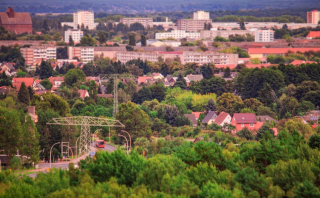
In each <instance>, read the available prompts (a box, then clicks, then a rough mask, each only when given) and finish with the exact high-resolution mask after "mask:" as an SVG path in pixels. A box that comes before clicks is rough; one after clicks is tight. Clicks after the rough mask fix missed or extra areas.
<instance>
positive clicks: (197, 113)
mask: <svg viewBox="0 0 320 198" xmlns="http://www.w3.org/2000/svg"><path fill="white" fill-rule="evenodd" d="M201 113H203V112H200V111H199V112H197V111H196V112H191V114H193V115H194V116H196V119H197V120H198V119H199V117H200V114H201Z"/></svg>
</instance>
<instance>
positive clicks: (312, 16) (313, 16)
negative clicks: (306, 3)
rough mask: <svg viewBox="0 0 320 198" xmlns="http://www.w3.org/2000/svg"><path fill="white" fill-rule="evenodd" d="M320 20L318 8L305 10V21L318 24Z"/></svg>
mask: <svg viewBox="0 0 320 198" xmlns="http://www.w3.org/2000/svg"><path fill="white" fill-rule="evenodd" d="M319 22H320V12H319V11H318V10H311V11H310V12H307V23H312V24H318V23H319Z"/></svg>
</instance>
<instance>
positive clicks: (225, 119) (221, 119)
mask: <svg viewBox="0 0 320 198" xmlns="http://www.w3.org/2000/svg"><path fill="white" fill-rule="evenodd" d="M214 123H215V124H217V125H220V126H223V125H224V124H230V123H231V116H230V114H229V113H226V112H224V111H222V112H221V113H220V114H219V115H218V116H217V118H216V120H215V121H214Z"/></svg>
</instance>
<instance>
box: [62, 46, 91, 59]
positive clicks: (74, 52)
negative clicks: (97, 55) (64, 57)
mask: <svg viewBox="0 0 320 198" xmlns="http://www.w3.org/2000/svg"><path fill="white" fill-rule="evenodd" d="M74 57H78V58H79V59H80V60H82V62H83V63H88V62H90V61H92V62H93V59H94V48H93V47H68V59H73V58H74Z"/></svg>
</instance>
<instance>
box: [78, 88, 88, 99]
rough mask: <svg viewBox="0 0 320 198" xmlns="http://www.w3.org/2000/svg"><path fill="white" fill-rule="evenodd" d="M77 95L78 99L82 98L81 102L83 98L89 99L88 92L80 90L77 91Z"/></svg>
mask: <svg viewBox="0 0 320 198" xmlns="http://www.w3.org/2000/svg"><path fill="white" fill-rule="evenodd" d="M78 93H79V94H80V98H82V99H83V100H84V98H85V97H89V92H88V90H85V89H80V90H78Z"/></svg>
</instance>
